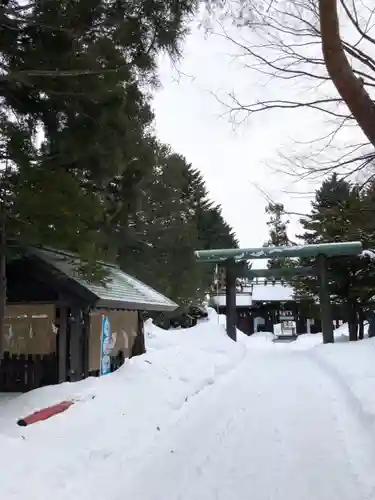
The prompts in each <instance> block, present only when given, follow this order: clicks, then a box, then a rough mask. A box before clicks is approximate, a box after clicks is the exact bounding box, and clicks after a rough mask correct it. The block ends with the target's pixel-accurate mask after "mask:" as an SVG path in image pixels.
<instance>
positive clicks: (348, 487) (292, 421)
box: [111, 346, 375, 500]
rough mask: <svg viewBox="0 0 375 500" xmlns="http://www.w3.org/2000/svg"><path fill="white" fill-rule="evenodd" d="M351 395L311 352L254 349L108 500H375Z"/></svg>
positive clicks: (370, 462)
mask: <svg viewBox="0 0 375 500" xmlns="http://www.w3.org/2000/svg"><path fill="white" fill-rule="evenodd" d="M275 347H276V346H275ZM345 391H346V389H345V387H344V385H343V384H340V383H338V381H337V380H335V377H334V376H333V375H332V374H330V373H329V370H325V369H324V366H321V365H320V363H319V362H317V361H316V360H315V359H314V357H313V356H310V355H309V353H308V351H305V352H297V351H292V350H290V349H283V348H282V349H270V350H267V351H259V350H249V352H248V354H247V356H246V358H245V360H244V361H243V362H242V363H241V364H240V365H239V367H238V368H237V369H236V370H235V371H234V372H232V373H231V374H229V375H228V376H227V377H225V378H224V379H223V380H221V381H219V382H218V383H217V384H215V385H214V386H212V388H210V390H208V391H205V393H204V394H202V395H198V396H197V397H195V398H193V400H191V402H189V403H188V404H186V405H185V407H184V409H183V410H182V411H181V412H179V413H178V417H176V421H175V422H174V424H173V425H172V426H168V427H167V428H165V429H163V428H161V429H160V433H161V436H160V438H161V439H160V440H159V441H158V444H157V446H155V448H154V449H153V450H150V451H149V453H148V455H147V456H146V457H143V458H142V462H141V463H139V464H138V465H137V464H134V468H132V471H131V472H130V471H129V472H130V473H129V474H126V471H124V476H123V478H122V481H121V494H120V492H119V494H118V496H115V497H111V500H120V499H122V498H124V496H126V497H127V498H133V499H137V500H160V499H164V498H165V499H168V500H203V499H204V500H245V499H246V500H250V499H251V500H353V499H355V500H367V499H372V500H373V499H374V498H375V495H374V491H375V489H374V479H373V476H374V474H373V471H374V470H375V452H374V450H373V449H372V446H371V445H370V444H369V441H370V440H369V436H368V434H367V431H366V425H365V424H366V423H365V422H364V421H363V419H361V416H360V415H359V414H357V413H358V412H357V411H356V409H355V408H354V406H353V405H351V404H350V402H349V400H350V398H349V397H348V394H346V392H345ZM163 433H164V434H165V435H163Z"/></svg>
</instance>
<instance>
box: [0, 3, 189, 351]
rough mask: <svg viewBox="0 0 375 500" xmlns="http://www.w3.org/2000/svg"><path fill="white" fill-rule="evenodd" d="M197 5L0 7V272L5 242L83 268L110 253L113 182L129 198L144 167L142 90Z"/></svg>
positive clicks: (175, 47)
mask: <svg viewBox="0 0 375 500" xmlns="http://www.w3.org/2000/svg"><path fill="white" fill-rule="evenodd" d="M195 7H196V1H195V0H181V1H180V0H177V1H176V0H166V1H164V2H159V1H155V0H145V1H143V0H142V1H141V0H125V1H123V2H118V1H116V0H110V1H103V0H96V1H94V2H92V1H89V0H80V1H79V2H71V1H70V0H50V1H48V2H45V1H41V0H36V1H34V0H33V1H29V0H26V1H17V0H6V1H5V2H2V4H1V6H0V32H1V37H0V67H1V71H0V161H3V162H7V168H6V171H7V174H6V175H5V174H4V171H3V182H2V183H1V184H2V186H4V185H5V184H6V188H5V190H4V188H3V192H2V194H1V201H2V205H1V224H0V226H1V242H2V243H1V245H0V269H2V270H3V269H5V253H6V248H5V247H6V240H7V237H8V238H11V237H16V238H17V239H18V240H22V241H20V243H22V242H26V243H44V244H46V243H47V244H51V245H54V246H58V247H68V248H69V249H71V250H76V251H77V252H78V253H79V254H80V255H81V256H82V257H83V258H84V259H87V260H89V261H91V262H93V261H95V260H96V259H97V258H100V257H102V255H103V252H104V251H107V250H108V248H107V245H106V239H105V234H106V233H105V231H104V230H103V228H104V227H108V222H109V218H110V217H112V216H114V214H113V212H111V210H112V208H113V204H112V200H111V195H112V191H113V185H112V181H113V180H114V182H115V184H116V183H117V184H118V185H120V186H121V187H122V188H124V189H125V186H126V193H127V197H128V198H130V197H132V198H136V196H137V191H136V189H135V188H134V186H132V184H131V183H132V181H133V180H134V179H136V180H138V179H139V178H140V177H142V176H143V175H146V174H147V172H146V170H147V168H148V167H150V164H149V163H148V162H142V161H139V158H141V157H142V156H143V155H144V154H145V153H144V148H146V149H148V145H147V141H145V132H146V129H147V128H148V127H150V125H151V122H152V118H153V117H152V113H151V110H150V106H149V96H148V93H147V91H146V84H147V85H150V84H155V83H156V82H157V78H156V67H157V58H158V55H159V53H160V52H162V51H167V52H168V53H169V54H170V55H171V56H172V57H176V56H178V54H179V44H180V42H181V40H182V39H183V37H184V34H185V32H186V27H185V21H186V20H187V18H188V16H189V15H190V14H191V13H192V12H193V11H194V9H195ZM145 143H146V144H145ZM5 193H6V198H7V200H6V201H5ZM8 198H9V200H8ZM108 198H109V199H108ZM123 199H124V198H123ZM129 202H130V201H128V200H127V203H129ZM107 205H109V207H108V206H107ZM123 227H125V225H124V226H123ZM110 250H111V251H113V253H116V251H115V250H113V248H111V249H110ZM1 274H3V275H2V276H0V282H1V283H2V286H1V291H0V302H1V304H2V306H1V311H3V310H4V304H5V295H6V290H5V276H4V273H3V272H2V273H1V272H0V275H1ZM1 311H0V328H1V323H2V322H3V313H2V312H1ZM1 338H2V337H1V336H0V356H1V350H2V348H1Z"/></svg>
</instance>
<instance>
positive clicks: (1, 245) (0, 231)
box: [0, 200, 7, 360]
mask: <svg viewBox="0 0 375 500" xmlns="http://www.w3.org/2000/svg"><path fill="white" fill-rule="evenodd" d="M0 203H1V204H0V360H1V359H2V357H3V354H4V338H5V309H6V295H7V277H6V250H7V237H6V207H5V203H4V200H2V201H0Z"/></svg>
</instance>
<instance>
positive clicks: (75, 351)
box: [70, 307, 82, 382]
mask: <svg viewBox="0 0 375 500" xmlns="http://www.w3.org/2000/svg"><path fill="white" fill-rule="evenodd" d="M70 324H71V326H70V380H71V381H72V382H76V381H77V380H81V375H82V356H81V334H82V324H81V309H80V308H79V307H72V309H71V318H70Z"/></svg>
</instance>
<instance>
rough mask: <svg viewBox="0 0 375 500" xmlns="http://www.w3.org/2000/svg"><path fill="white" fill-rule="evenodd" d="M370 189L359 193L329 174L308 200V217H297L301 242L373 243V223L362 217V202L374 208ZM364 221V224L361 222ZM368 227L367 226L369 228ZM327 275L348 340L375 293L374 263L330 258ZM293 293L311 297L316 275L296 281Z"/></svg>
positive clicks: (305, 261) (315, 288)
mask: <svg viewBox="0 0 375 500" xmlns="http://www.w3.org/2000/svg"><path fill="white" fill-rule="evenodd" d="M370 200H371V195H370V192H364V193H362V192H361V191H360V190H359V189H358V187H357V186H355V185H351V184H350V183H349V182H348V181H346V180H343V179H339V178H338V177H337V175H333V176H331V177H330V178H329V179H327V180H326V181H324V182H323V184H322V186H321V188H320V189H319V190H318V191H317V192H316V196H315V200H314V201H313V203H312V211H311V216H310V217H309V218H304V219H302V220H301V224H302V227H303V228H304V229H305V232H304V233H303V234H302V235H301V236H300V238H301V239H302V240H303V241H304V243H308V244H314V243H330V242H340V241H353V240H361V241H363V242H364V243H365V245H368V244H370V243H371V241H372V242H373V241H374V239H373V234H374V223H372V221H371V220H370V219H372V218H371V217H368V216H364V213H367V212H366V211H364V209H365V207H366V205H367V207H368V208H369V206H372V208H374V203H373V201H370ZM365 221H366V222H367V224H368V225H367V226H366V225H365ZM370 226H371V228H370ZM301 263H302V264H305V265H314V260H313V259H302V261H301ZM327 265H328V272H329V275H330V280H329V289H330V295H331V300H332V301H333V302H334V303H337V304H343V305H344V306H345V307H344V310H346V311H347V320H348V322H349V333H350V339H351V340H356V339H357V338H358V337H357V335H358V316H359V315H361V316H362V310H363V307H365V306H366V305H367V303H368V300H369V299H370V297H372V296H373V295H374V294H375V285H373V277H374V272H375V266H374V263H373V262H372V261H371V260H370V259H366V258H363V257H356V256H353V257H331V258H328V260H327ZM296 292H297V295H298V296H300V297H310V298H314V297H316V296H317V293H318V283H317V278H316V277H306V278H301V279H299V280H298V282H297V284H296Z"/></svg>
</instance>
